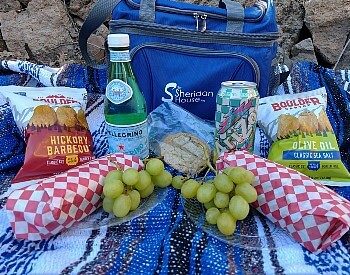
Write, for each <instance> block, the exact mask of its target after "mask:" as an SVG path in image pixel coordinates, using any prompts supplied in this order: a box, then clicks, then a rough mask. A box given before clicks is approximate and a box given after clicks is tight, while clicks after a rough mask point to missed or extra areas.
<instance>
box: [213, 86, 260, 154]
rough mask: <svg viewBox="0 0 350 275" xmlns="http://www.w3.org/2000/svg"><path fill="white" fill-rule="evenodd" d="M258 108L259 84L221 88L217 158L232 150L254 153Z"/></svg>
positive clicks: (218, 111) (216, 119) (218, 100)
mask: <svg viewBox="0 0 350 275" xmlns="http://www.w3.org/2000/svg"><path fill="white" fill-rule="evenodd" d="M258 104H259V93H258V91H257V89H256V84H255V83H252V82H245V81H227V82H223V83H222V84H221V89H220V91H219V92H218V94H217V97H216V112H215V127H216V133H215V145H216V150H217V154H221V153H222V152H225V151H230V150H247V151H249V152H253V149H254V137H255V129H256V123H257V108H258Z"/></svg>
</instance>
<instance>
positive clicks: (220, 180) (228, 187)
mask: <svg viewBox="0 0 350 275" xmlns="http://www.w3.org/2000/svg"><path fill="white" fill-rule="evenodd" d="M214 184H215V187H216V189H218V190H219V191H220V192H222V193H229V192H231V191H232V189H233V183H232V181H231V180H230V178H229V177H228V176H227V175H226V174H218V175H217V176H216V177H215V179H214Z"/></svg>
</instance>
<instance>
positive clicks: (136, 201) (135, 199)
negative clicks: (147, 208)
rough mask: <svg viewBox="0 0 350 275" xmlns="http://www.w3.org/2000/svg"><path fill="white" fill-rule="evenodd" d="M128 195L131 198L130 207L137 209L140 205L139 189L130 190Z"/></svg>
mask: <svg viewBox="0 0 350 275" xmlns="http://www.w3.org/2000/svg"><path fill="white" fill-rule="evenodd" d="M128 195H129V196H130V199H131V207H130V209H131V210H135V209H136V208H137V207H139V205H140V201H141V195H140V193H139V192H138V191H137V190H132V191H131V192H129V194H128Z"/></svg>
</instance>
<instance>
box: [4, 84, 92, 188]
mask: <svg viewBox="0 0 350 275" xmlns="http://www.w3.org/2000/svg"><path fill="white" fill-rule="evenodd" d="M0 91H1V93H2V95H3V96H4V97H5V98H7V100H8V102H9V104H10V106H11V108H12V113H13V117H14V119H15V121H16V124H17V126H18V128H19V129H20V131H21V133H22V134H23V137H24V139H25V141H26V144H27V147H26V152H25V159H24V164H23V166H22V168H21V169H20V171H19V172H18V174H17V175H16V177H15V178H14V180H13V182H14V183H17V182H23V181H28V180H33V179H39V178H46V177H49V176H52V175H54V174H58V173H61V172H64V171H66V170H68V169H70V168H72V167H74V166H77V165H80V164H82V163H84V162H87V161H90V160H91V159H92V158H93V154H92V137H91V134H90V131H89V129H88V124H87V121H86V117H85V105H86V104H85V102H86V90H85V89H75V88H66V87H45V88H27V87H14V86H8V87H1V89H0Z"/></svg>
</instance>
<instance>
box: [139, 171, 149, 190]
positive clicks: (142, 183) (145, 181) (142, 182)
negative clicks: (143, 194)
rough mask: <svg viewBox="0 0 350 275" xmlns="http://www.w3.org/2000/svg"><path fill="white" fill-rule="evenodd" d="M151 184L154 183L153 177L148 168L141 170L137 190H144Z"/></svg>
mask: <svg viewBox="0 0 350 275" xmlns="http://www.w3.org/2000/svg"><path fill="white" fill-rule="evenodd" d="M150 184H152V179H151V176H150V174H148V172H147V171H146V170H141V171H140V172H139V181H138V183H136V184H135V188H136V189H137V190H143V189H145V188H146V187H147V186H149V185H150Z"/></svg>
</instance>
